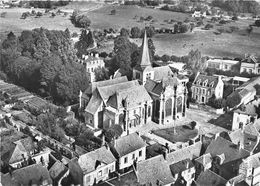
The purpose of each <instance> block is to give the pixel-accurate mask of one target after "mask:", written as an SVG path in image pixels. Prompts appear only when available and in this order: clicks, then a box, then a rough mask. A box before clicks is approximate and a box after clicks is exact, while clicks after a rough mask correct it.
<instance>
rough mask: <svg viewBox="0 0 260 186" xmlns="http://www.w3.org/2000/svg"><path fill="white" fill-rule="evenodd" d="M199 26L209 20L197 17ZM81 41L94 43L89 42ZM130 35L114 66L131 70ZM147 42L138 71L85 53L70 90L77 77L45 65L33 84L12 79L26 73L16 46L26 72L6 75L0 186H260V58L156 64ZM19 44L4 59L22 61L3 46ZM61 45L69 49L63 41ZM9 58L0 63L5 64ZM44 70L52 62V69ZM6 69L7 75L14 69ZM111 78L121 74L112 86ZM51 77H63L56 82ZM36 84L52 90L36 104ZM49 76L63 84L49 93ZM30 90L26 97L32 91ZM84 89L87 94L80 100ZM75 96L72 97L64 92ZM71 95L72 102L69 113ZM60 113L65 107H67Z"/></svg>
mask: <svg viewBox="0 0 260 186" xmlns="http://www.w3.org/2000/svg"><path fill="white" fill-rule="evenodd" d="M127 2H128V1H127ZM131 2H132V1H131ZM108 3H114V1H111V2H110V1H109V2H108ZM117 3H122V4H124V3H125V1H118V2H117ZM6 6H7V5H6ZM159 6H160V5H159ZM191 16H192V17H202V16H206V13H203V12H202V11H194V13H192V15H191ZM85 30H86V31H85V34H86V35H88V34H89V33H90V34H91V33H92V32H91V30H90V29H85ZM37 32H38V31H37V30H36V31H35V33H34V35H36V33H37ZM111 32H112V33H113V31H111ZM156 32H158V33H161V32H167V33H171V32H174V30H173V31H172V30H167V29H166V30H165V29H160V30H157V31H156ZM39 33H41V34H42V35H43V36H44V37H43V38H45V37H46V35H47V36H48V37H49V36H50V35H51V34H52V33H51V32H48V31H46V30H45V31H44V30H42V28H41V29H40V30H39ZM82 33H84V29H83V31H82ZM122 33H123V34H122ZM22 34H24V33H22ZM55 34H57V33H55ZM109 34H110V33H109ZM124 34H126V35H127V31H125V32H123V31H122V29H121V32H120V35H119V36H118V37H119V40H117V42H118V43H119V44H118V43H117V42H115V43H114V48H117V50H116V49H114V53H116V54H117V55H118V56H116V57H115V58H114V59H118V58H119V59H120V60H125V59H126V58H127V57H126V58H124V57H125V56H127V55H129V54H128V53H127V52H126V51H128V48H127V47H129V46H130V45H131V43H128V40H127V39H126V38H127V37H126V36H125V35H124ZM32 35H33V34H32ZM68 35H70V34H68ZM112 35H113V34H112ZM123 35H124V36H123ZM26 36H28V37H31V36H29V34H27V35H26ZM51 36H53V37H51ZM51 36H50V38H54V35H51ZM59 36H60V35H58V34H57V35H55V37H57V38H58V37H59ZM140 36H141V44H140V45H139V46H138V47H136V48H138V51H139V54H138V55H137V57H134V58H133V53H132V54H131V55H130V56H131V60H133V59H134V60H136V62H135V63H133V62H132V61H131V62H132V63H131V65H130V66H127V65H128V64H127V63H122V64H121V61H120V65H118V66H116V65H115V66H113V65H114V63H113V56H112V57H111V55H112V54H108V55H107V56H106V55H104V52H103V51H100V50H99V49H102V47H100V46H101V45H100V43H98V40H97V39H96V40H95V41H93V43H92V45H89V46H88V47H89V48H88V50H85V49H86V45H83V49H82V48H81V49H82V51H81V53H80V55H78V58H77V60H75V58H73V59H72V61H73V63H72V64H71V65H74V63H76V65H77V66H76V67H77V68H75V69H76V70H77V71H76V74H80V75H81V73H82V74H84V76H83V75H82V76H80V78H79V79H77V78H75V75H74V74H73V75H74V76H73V78H75V79H72V78H71V79H69V78H68V79H69V80H67V79H66V80H64V79H62V77H65V76H66V75H67V76H70V74H69V70H68V71H66V72H65V71H63V70H64V68H67V67H62V65H61V66H55V65H53V66H52V64H51V63H50V64H48V63H47V62H46V61H44V60H45V58H43V59H44V60H43V61H44V62H46V63H47V64H46V66H44V67H42V66H43V65H42V66H41V68H42V69H43V70H42V69H40V70H39V71H36V75H35V76H33V75H32V76H29V78H27V79H26V78H25V79H22V78H20V77H16V76H14V77H15V78H17V80H16V79H15V78H14V79H11V78H10V77H11V76H10V74H11V73H12V72H13V71H14V72H16V73H20V71H22V70H23V69H24V68H26V67H27V66H28V63H27V59H29V57H28V56H29V54H28V52H27V51H26V50H27V49H28V48H29V49H28V51H30V47H31V46H29V45H27V44H24V43H26V42H25V41H26V39H24V38H23V37H20V38H19V39H18V40H19V42H21V45H22V44H24V46H26V47H24V48H23V47H21V48H22V50H23V51H22V52H21V53H22V55H21V56H22V59H24V61H26V62H25V63H22V65H21V66H18V67H17V69H16V68H15V67H12V68H10V69H11V70H9V71H7V70H6V71H4V70H2V69H0V137H1V140H0V150H1V163H0V165H1V172H0V175H1V177H0V185H3V186H20V185H22V186H32V185H40V186H44V185H45V186H47V185H48V186H70V185H75V186H76V185H78V186H92V185H98V186H164V185H168V186H182V185H183V186H192V185H194V186H220V185H223V186H257V185H260V174H259V172H260V56H259V55H258V53H257V52H259V51H256V52H255V53H247V51H245V53H241V54H240V56H237V57H233V58H231V57H229V58H227V57H226V56H224V55H223V56H222V57H220V56H219V55H218V56H215V57H214V56H207V57H202V56H201V54H200V53H199V52H198V50H196V51H193V50H192V51H191V52H190V53H189V54H188V57H187V56H186V57H187V58H189V59H188V60H187V62H185V60H183V58H185V56H184V57H183V58H181V57H179V58H178V57H176V56H174V57H172V56H171V57H170V56H169V57H165V56H166V55H165V56H161V57H160V58H159V57H157V58H156V55H154V54H152V49H151V48H152V47H151V40H153V38H152V37H151V32H150V29H149V28H147V27H145V28H144V29H143V31H142V34H141V31H140ZM15 37H16V36H14V34H13V33H12V34H11V33H9V34H8V36H7V40H4V41H3V44H2V46H3V49H6V51H8V52H9V51H10V50H7V49H9V48H8V47H10V46H12V50H15V49H14V48H15V47H13V46H15V44H13V43H14V42H10V43H8V42H7V41H9V40H10V41H13V40H14V39H13V38H15ZM24 37H25V36H24ZM60 37H65V38H66V39H67V38H69V39H68V40H73V37H72V38H71V37H70V36H67V35H66V31H65V32H64V34H63V35H62V36H60ZM120 37H121V38H120ZM10 38H11V39H10ZM39 38H40V37H39ZM46 38H47V37H46ZM12 39H13V40H12ZM23 39H24V40H23ZM37 39H38V38H37ZM120 39H121V40H120ZM39 40H40V39H39ZM22 41H23V42H24V43H22ZM53 41H54V39H53ZM53 41H52V42H50V44H49V45H50V47H49V48H50V51H51V52H53V51H54V50H55V49H53V48H55V44H56V43H54V42H53ZM66 41H67V40H66ZM119 41H120V42H119ZM37 42H39V41H38V40H37ZM44 42H45V43H47V42H46V41H44ZM69 42H70V41H69ZM74 42H75V41H73V42H72V43H74ZM124 42H125V43H126V44H125V43H124ZM28 43H29V42H28ZM53 43H54V44H53ZM60 43H62V45H64V46H65V47H64V48H66V50H67V51H68V53H69V52H71V51H73V50H74V48H70V47H69V45H67V43H65V42H64V41H62V42H60ZM97 43H98V44H97ZM122 43H123V44H122ZM124 44H125V45H124ZM128 45H129V46H128ZM46 46H48V44H46ZM38 47H39V45H38ZM52 47H53V48H52ZM103 47H104V46H103ZM131 47H133V48H134V46H130V47H129V48H131ZM257 47H258V46H257ZM10 48H11V47H10ZM36 48H37V47H36ZM47 48H48V47H46V48H44V49H42V51H43V52H42V51H41V52H42V54H41V53H39V52H38V51H37V52H33V55H32V56H33V57H35V56H36V57H37V58H40V57H39V56H41V55H42V56H44V55H49V54H48V52H46V53H44V50H46V51H47V50H48V49H47ZM57 48H58V49H57V51H59V52H60V51H62V52H63V51H66V50H65V49H64V48H61V47H60V48H59V47H57ZM95 49H97V50H95ZM156 50H157V48H156ZM6 51H5V52H6ZM17 51H19V49H17ZM25 51H26V52H27V53H25ZM39 51H40V50H39ZM86 51H87V52H86ZM120 52H121V53H120ZM5 54H6V53H4V52H2V53H1V55H3V56H4V55H5ZM7 54H8V55H9V54H13V53H7ZM8 55H6V56H8ZM72 55H73V54H72V52H71V53H70V56H72ZM6 56H4V57H5V58H3V59H4V60H6V61H8V60H9V58H8V57H6ZM21 56H20V57H21ZM68 56H69V55H68ZM198 56H199V57H198ZM241 56H242V57H241ZM27 57H28V58H27ZM36 57H35V58H36ZM51 57H52V56H51ZM63 57H64V56H63ZM53 58H54V59H55V60H54V61H55V62H57V63H59V59H58V58H55V57H53ZM64 58H65V60H67V58H68V59H69V57H67V58H66V57H64ZM71 58H72V57H71ZM198 58H199V59H198ZM4 60H3V61H4ZM47 60H48V61H51V62H52V58H47ZM65 60H64V61H65ZM69 60H71V59H69ZM110 60H111V61H112V62H111V61H110ZM64 61H63V62H64ZM0 64H1V63H0ZM3 64H4V65H6V64H5V63H3ZM61 64H62V63H61ZM64 64H65V62H64ZM115 64H116V63H115ZM4 65H2V66H1V65H0V67H1V68H3V69H4V67H6V66H8V65H6V66H4ZM48 65H50V66H48ZM64 66H65V65H64ZM33 68H34V67H33ZM111 68H112V72H113V73H112V74H110V75H108V71H110V69H111ZM6 69H8V68H6ZM13 69H14V70H13ZM20 69H22V70H20ZM29 69H30V67H29ZM46 69H47V70H46ZM52 69H55V70H57V71H61V73H60V74H58V75H56V76H55V77H54V75H53V73H54V70H52ZM75 69H73V70H75ZM12 70H13V71H12ZM19 70H20V71H19ZM44 70H45V71H44ZM2 71H3V72H5V74H7V75H5V76H4V75H2V74H1V72H2ZM70 71H72V68H71V69H70ZM25 72H26V71H24V72H22V73H21V75H20V76H24V74H27V73H25ZM43 72H45V73H46V74H48V76H47V75H46V77H44V76H43V75H42V74H43ZM63 72H64V73H63ZM8 73H9V74H8ZM30 73H31V74H34V73H35V72H31V71H30ZM3 74H4V73H3ZM31 74H30V75H31ZM39 74H41V75H39ZM64 74H65V75H64ZM129 74H130V75H129ZM63 75H64V76H63ZM8 76H9V77H8ZM37 76H41V78H46V79H44V80H45V81H41V82H40V85H39V91H38V92H35V91H29V90H30V88H28V87H30V86H31V85H30V82H34V79H33V77H35V78H36V77H37ZM51 76H53V79H55V80H56V82H55V83H53V84H52V83H50V82H51V80H49V79H48V78H49V77H51ZM7 77H8V78H9V79H8V78H7ZM70 77H72V75H71V76H70ZM85 77H86V79H84V78H85ZM57 79H58V80H57ZM10 80H12V81H10ZM15 80H16V81H15ZM41 80H42V79H41ZM26 81H28V84H29V85H26V86H24V84H22V82H26ZM63 81H64V82H65V83H64V82H63ZM82 82H83V83H82ZM80 83H81V84H83V85H85V84H87V86H85V87H87V88H86V89H81V88H78V87H77V86H76V84H80ZM67 84H69V85H68V86H71V87H72V89H73V90H71V91H70V90H69V89H68V88H67V87H65V85H67ZM71 87H70V88H71ZM31 90H32V89H31ZM47 90H48V91H49V92H48V91H47ZM53 92H54V93H53ZM53 95H54V96H53ZM67 95H72V96H71V97H72V98H73V102H72V103H73V104H71V103H70V102H69V99H68V97H67ZM55 96H56V97H55ZM54 98H56V100H58V101H57V102H55V101H54ZM69 98H70V97H69ZM62 101H63V102H65V103H66V104H60V103H61V102H62ZM69 103H70V104H69Z"/></svg>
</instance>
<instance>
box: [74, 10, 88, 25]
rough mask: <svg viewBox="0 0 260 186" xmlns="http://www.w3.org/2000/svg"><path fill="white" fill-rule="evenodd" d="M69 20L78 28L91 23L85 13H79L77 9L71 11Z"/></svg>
mask: <svg viewBox="0 0 260 186" xmlns="http://www.w3.org/2000/svg"><path fill="white" fill-rule="evenodd" d="M70 20H71V23H72V24H73V25H74V26H75V27H79V28H87V27H89V26H90V24H91V21H90V19H89V18H88V17H87V16H86V15H80V12H79V11H78V10H74V11H73V13H72V15H71V17H70Z"/></svg>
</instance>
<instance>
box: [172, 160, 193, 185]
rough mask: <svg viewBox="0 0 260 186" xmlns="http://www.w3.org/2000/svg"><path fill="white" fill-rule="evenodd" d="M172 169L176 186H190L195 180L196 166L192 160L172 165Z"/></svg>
mask: <svg viewBox="0 0 260 186" xmlns="http://www.w3.org/2000/svg"><path fill="white" fill-rule="evenodd" d="M170 169H171V172H172V175H173V177H174V179H175V180H176V182H175V184H176V185H186V186H190V185H191V184H192V182H193V181H194V179H195V172H196V170H195V166H194V164H193V163H192V161H191V160H190V159H184V160H182V161H179V162H177V163H174V164H171V165H170Z"/></svg>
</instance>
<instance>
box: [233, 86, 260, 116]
mask: <svg viewBox="0 0 260 186" xmlns="http://www.w3.org/2000/svg"><path fill="white" fill-rule="evenodd" d="M244 90H246V89H244ZM259 105H260V101H252V102H249V103H248V104H246V105H241V106H240V107H239V108H237V109H235V110H234V112H236V113H239V114H246V115H250V116H257V113H256V107H258V106H259Z"/></svg>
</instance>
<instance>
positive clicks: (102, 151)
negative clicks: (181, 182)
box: [78, 146, 116, 173]
mask: <svg viewBox="0 0 260 186" xmlns="http://www.w3.org/2000/svg"><path fill="white" fill-rule="evenodd" d="M115 161H116V159H115V157H114V156H113V154H112V153H111V151H110V150H109V149H108V148H106V147H105V146H103V147H101V148H99V149H96V150H94V151H91V152H88V153H86V154H84V155H81V156H80V157H79V159H78V164H79V166H80V167H81V169H82V171H83V172H84V173H89V172H92V171H94V170H96V168H97V166H98V165H101V164H105V165H107V164H110V163H113V162H115Z"/></svg>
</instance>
